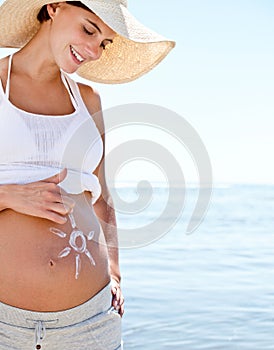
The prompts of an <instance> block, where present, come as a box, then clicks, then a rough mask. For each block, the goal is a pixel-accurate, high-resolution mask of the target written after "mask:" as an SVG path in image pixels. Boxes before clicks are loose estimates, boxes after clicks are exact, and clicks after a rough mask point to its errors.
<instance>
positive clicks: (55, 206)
mask: <svg viewBox="0 0 274 350" xmlns="http://www.w3.org/2000/svg"><path fill="white" fill-rule="evenodd" d="M49 210H50V211H52V212H55V213H57V214H61V215H67V214H69V213H70V212H71V211H72V208H71V207H70V206H68V205H66V204H63V203H50V204H49Z"/></svg>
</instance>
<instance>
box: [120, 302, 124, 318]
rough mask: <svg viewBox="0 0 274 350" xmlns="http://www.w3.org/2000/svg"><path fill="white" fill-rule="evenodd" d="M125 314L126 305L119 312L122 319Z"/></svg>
mask: <svg viewBox="0 0 274 350" xmlns="http://www.w3.org/2000/svg"><path fill="white" fill-rule="evenodd" d="M124 312H125V307H124V304H122V305H121V307H120V310H119V315H120V316H121V317H123V314H124Z"/></svg>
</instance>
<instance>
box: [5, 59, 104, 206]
mask: <svg viewBox="0 0 274 350" xmlns="http://www.w3.org/2000/svg"><path fill="white" fill-rule="evenodd" d="M11 65H12V55H11V56H10V58H9V67H8V78H7V84H6V91H4V89H3V86H2V82H1V80H0V184H26V183H30V182H35V181H39V180H43V179H46V178H48V177H50V176H53V175H55V174H57V173H59V172H60V171H61V170H62V169H63V168H67V170H68V174H67V177H66V178H65V179H64V181H62V182H61V183H60V184H59V185H60V187H62V188H63V189H64V190H65V191H66V192H68V193H73V194H77V193H81V192H83V191H85V190H86V191H90V192H91V193H92V204H94V203H95V202H96V200H97V199H98V197H99V196H100V193H101V186H100V183H99V180H98V178H97V177H96V176H95V175H94V174H92V173H93V171H94V170H95V169H96V167H97V165H98V164H99V162H100V160H101V158H102V154H103V143H102V139H101V135H100V133H99V131H98V129H97V127H96V124H95V123H94V120H93V119H92V117H91V115H90V114H89V112H88V110H87V108H86V106H85V104H84V101H83V99H82V97H81V94H80V91H79V87H78V85H77V83H76V82H74V81H73V80H72V79H70V78H69V76H67V75H66V74H65V73H63V72H61V77H62V81H63V83H64V85H65V87H66V89H67V91H68V93H69V95H70V98H71V102H72V104H73V106H74V108H75V111H74V112H73V113H72V114H68V115H57V116H56V115H54V116H53V115H41V114H34V113H29V112H26V111H24V110H21V109H19V108H17V107H16V106H14V105H13V104H12V103H11V102H10V101H9V92H10V75H11Z"/></svg>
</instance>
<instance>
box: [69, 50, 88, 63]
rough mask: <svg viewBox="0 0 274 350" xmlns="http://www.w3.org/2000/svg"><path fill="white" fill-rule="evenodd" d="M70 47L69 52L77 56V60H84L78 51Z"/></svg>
mask: <svg viewBox="0 0 274 350" xmlns="http://www.w3.org/2000/svg"><path fill="white" fill-rule="evenodd" d="M70 49H71V52H72V53H73V55H74V56H75V57H76V58H77V60H78V61H79V62H83V61H84V60H85V59H84V58H83V57H82V56H80V55H79V53H78V52H76V51H75V50H74V48H73V47H72V46H71V47H70Z"/></svg>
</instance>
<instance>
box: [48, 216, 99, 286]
mask: <svg viewBox="0 0 274 350" xmlns="http://www.w3.org/2000/svg"><path fill="white" fill-rule="evenodd" d="M68 216H69V219H70V223H71V226H72V232H71V234H70V238H69V244H70V247H65V248H64V249H63V250H61V252H60V253H59V254H58V258H59V259H62V258H65V257H66V256H68V255H69V254H70V253H71V252H73V251H74V252H75V253H76V255H75V278H76V279H78V277H79V274H80V271H81V255H82V254H85V255H86V256H87V257H88V259H89V261H90V263H91V265H92V266H94V265H95V261H94V259H93V257H92V255H91V252H90V251H89V250H88V249H87V240H88V241H91V240H92V238H93V236H94V231H90V232H89V233H88V234H87V235H86V236H85V235H84V232H83V231H81V230H79V229H78V228H77V226H76V222H75V219H74V216H73V214H72V213H70V214H69V215H68ZM50 232H52V233H54V234H55V235H57V236H58V237H60V238H66V237H67V233H65V232H63V231H61V230H59V229H58V228H55V227H51V228H50ZM76 240H78V242H76Z"/></svg>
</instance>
